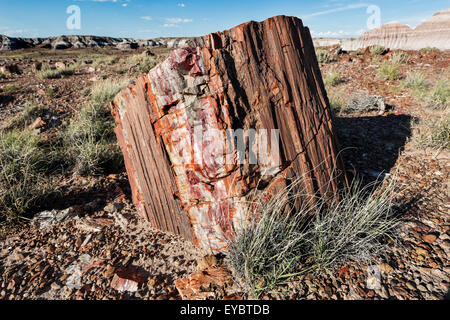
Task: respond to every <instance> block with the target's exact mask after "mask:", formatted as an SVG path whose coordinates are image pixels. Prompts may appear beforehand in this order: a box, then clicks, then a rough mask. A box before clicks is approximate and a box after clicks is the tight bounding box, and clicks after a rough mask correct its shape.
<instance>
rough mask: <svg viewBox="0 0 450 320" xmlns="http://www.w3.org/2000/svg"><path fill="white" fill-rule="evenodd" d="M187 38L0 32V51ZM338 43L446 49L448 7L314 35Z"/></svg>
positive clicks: (323, 42) (181, 42)
mask: <svg viewBox="0 0 450 320" xmlns="http://www.w3.org/2000/svg"><path fill="white" fill-rule="evenodd" d="M189 42H190V38H160V39H150V40H137V39H130V38H111V37H96V36H60V37H53V38H12V37H7V36H1V35H0V51H6V50H16V49H25V48H49V49H69V48H89V47H91V48H92V47H94V48H95V47H114V48H117V49H123V50H127V49H137V48H142V47H155V46H163V45H166V46H167V47H169V48H177V47H183V46H185V45H186V44H188V43H189ZM336 44H339V45H341V46H342V48H343V49H344V50H357V49H360V48H365V47H368V46H372V45H375V44H379V45H383V46H385V47H387V48H390V49H404V50H419V49H422V48H426V47H436V48H439V49H441V50H448V49H450V9H446V10H443V11H440V12H438V13H436V14H435V15H433V16H432V17H431V18H430V19H429V20H428V21H425V22H423V23H422V24H420V25H418V26H417V27H416V28H414V29H411V28H410V27H409V26H407V25H405V24H401V23H398V22H390V23H387V24H385V25H382V26H381V27H380V28H375V29H372V30H370V31H367V32H366V33H364V34H363V35H361V37H360V38H359V39H336V38H316V39H314V45H315V46H331V45H336Z"/></svg>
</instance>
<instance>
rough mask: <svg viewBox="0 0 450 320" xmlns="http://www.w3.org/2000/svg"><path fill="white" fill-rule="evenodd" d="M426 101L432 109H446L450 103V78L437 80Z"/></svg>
mask: <svg viewBox="0 0 450 320" xmlns="http://www.w3.org/2000/svg"><path fill="white" fill-rule="evenodd" d="M425 103H426V106H427V107H428V108H431V109H440V110H443V109H446V108H447V107H448V106H449V103H450V80H449V79H441V80H439V81H438V82H436V83H435V84H434V85H433V86H432V88H431V90H430V91H428V92H427V94H426V96H425Z"/></svg>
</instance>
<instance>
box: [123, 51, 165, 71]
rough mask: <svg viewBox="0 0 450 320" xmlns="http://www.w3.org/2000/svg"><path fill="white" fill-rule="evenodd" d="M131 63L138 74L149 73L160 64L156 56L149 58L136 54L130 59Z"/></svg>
mask: <svg viewBox="0 0 450 320" xmlns="http://www.w3.org/2000/svg"><path fill="white" fill-rule="evenodd" d="M129 61H130V64H131V65H132V66H134V70H135V71H136V72H138V73H148V72H149V71H150V70H151V69H153V68H154V67H155V66H156V65H157V64H158V63H159V62H160V60H159V59H158V58H157V57H156V56H148V55H146V54H135V55H133V56H131V57H130V60H129Z"/></svg>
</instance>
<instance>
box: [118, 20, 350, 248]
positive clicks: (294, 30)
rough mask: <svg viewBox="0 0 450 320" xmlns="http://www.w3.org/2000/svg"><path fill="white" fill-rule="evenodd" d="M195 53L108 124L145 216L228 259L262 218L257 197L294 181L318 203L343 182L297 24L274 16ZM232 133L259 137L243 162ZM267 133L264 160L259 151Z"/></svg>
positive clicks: (127, 92) (324, 102)
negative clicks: (254, 211) (239, 234)
mask: <svg viewBox="0 0 450 320" xmlns="http://www.w3.org/2000/svg"><path fill="white" fill-rule="evenodd" d="M193 43H195V45H196V47H186V48H181V49H177V50H174V51H172V52H171V54H170V56H169V57H168V58H167V60H165V61H164V62H162V63H161V64H159V65H158V66H156V67H155V68H154V69H152V70H151V71H150V72H149V73H148V74H147V75H144V76H142V77H141V78H139V79H138V80H137V81H136V83H135V84H134V85H131V86H129V87H128V88H126V89H124V90H123V91H122V92H121V93H120V94H119V95H118V96H117V97H116V98H115V100H114V101H113V103H112V113H113V115H114V118H115V120H116V123H117V128H116V134H117V137H118V141H119V144H120V146H121V148H122V151H123V154H124V158H125V164H126V168H127V171H128V175H129V180H130V184H131V186H132V190H133V199H134V202H135V204H136V207H137V210H138V212H139V213H140V215H141V216H142V217H144V218H146V219H148V220H150V221H151V222H152V224H153V225H154V226H155V227H157V228H159V229H162V230H166V231H170V232H173V233H176V234H180V235H183V236H184V237H185V238H188V239H191V240H192V241H194V243H197V244H200V245H202V246H203V247H205V248H208V249H210V250H211V251H212V252H220V251H224V250H226V249H227V245H228V242H227V241H228V240H229V239H232V237H233V236H234V234H235V231H236V230H237V229H238V228H239V227H240V226H242V223H243V222H244V221H247V220H248V219H252V218H253V219H254V218H255V217H251V216H248V213H249V212H248V210H247V209H248V204H247V201H246V200H248V195H249V194H250V193H251V191H255V190H260V191H257V192H263V191H267V192H266V194H269V197H270V194H272V193H273V192H274V191H275V190H277V189H279V188H283V187H285V186H286V185H287V184H289V182H290V181H291V179H293V178H296V177H298V178H300V179H302V184H303V185H302V188H304V189H305V190H307V192H309V193H310V194H322V195H333V194H335V192H336V191H337V190H338V189H339V188H340V187H341V186H342V185H345V184H346V177H345V174H344V168H343V163H342V159H341V158H340V155H339V153H338V146H337V142H336V140H335V134H334V127H333V123H332V118H331V113H330V108H329V104H328V99H327V97H326V92H325V89H324V85H323V81H322V77H321V73H320V70H319V68H318V64H317V59H316V57H315V53H314V47H313V44H312V39H311V36H310V33H309V30H308V28H306V27H303V25H302V22H301V20H299V19H298V18H295V17H285V16H277V17H274V18H270V19H268V20H265V21H263V22H261V23H257V22H249V23H245V24H242V25H239V26H237V27H235V28H233V29H231V30H228V31H224V32H220V33H214V34H210V35H208V36H205V37H203V38H198V39H195V40H194V42H193ZM230 129H233V130H235V132H238V131H239V130H240V129H241V130H244V131H245V132H249V131H248V130H250V132H254V134H255V140H250V137H249V136H246V137H245V142H247V143H248V144H249V145H250V146H249V148H250V149H247V150H246V152H245V153H244V155H243V158H244V160H245V161H242V162H241V161H240V157H239V155H240V154H239V150H238V149H239V148H238V143H231V144H227V141H226V140H227V139H225V137H226V136H227V134H228V133H229V130H230ZM251 129H254V131H251ZM267 130H268V131H267ZM270 130H275V131H270ZM276 130H278V132H279V137H280V139H279V140H277V139H274V140H271V138H277V136H276V135H275V136H271V132H276ZM211 133H213V134H211ZM264 133H266V134H267V135H268V137H267V136H266V138H267V139H268V150H263V149H264V148H262V149H260V148H259V147H260V144H263V142H265V141H266V140H264V139H263V138H264ZM249 135H250V133H249ZM199 137H200V138H199ZM258 138H262V140H258ZM228 141H229V140H228ZM255 141H258V144H256V142H255ZM277 142H279V147H278V148H277ZM252 156H255V157H256V159H257V160H258V162H257V163H256V164H254V163H253V162H252V161H251V158H252Z"/></svg>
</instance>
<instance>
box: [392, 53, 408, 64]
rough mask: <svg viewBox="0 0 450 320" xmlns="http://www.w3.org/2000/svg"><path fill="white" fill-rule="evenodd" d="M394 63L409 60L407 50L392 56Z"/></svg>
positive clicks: (402, 62)
mask: <svg viewBox="0 0 450 320" xmlns="http://www.w3.org/2000/svg"><path fill="white" fill-rule="evenodd" d="M391 61H392V63H394V64H404V63H407V62H408V54H407V53H405V52H401V51H400V52H396V53H395V54H394V55H393V56H392V58H391Z"/></svg>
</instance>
